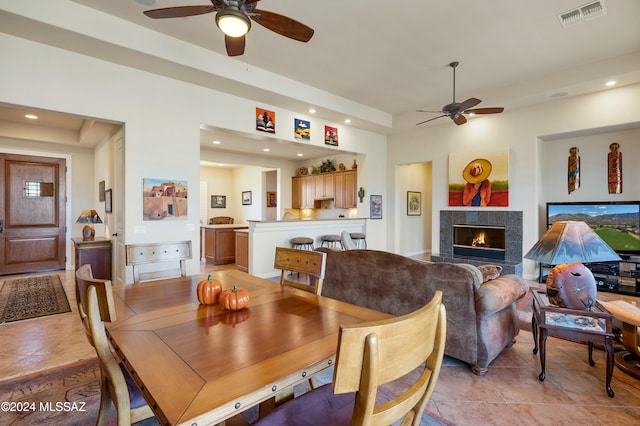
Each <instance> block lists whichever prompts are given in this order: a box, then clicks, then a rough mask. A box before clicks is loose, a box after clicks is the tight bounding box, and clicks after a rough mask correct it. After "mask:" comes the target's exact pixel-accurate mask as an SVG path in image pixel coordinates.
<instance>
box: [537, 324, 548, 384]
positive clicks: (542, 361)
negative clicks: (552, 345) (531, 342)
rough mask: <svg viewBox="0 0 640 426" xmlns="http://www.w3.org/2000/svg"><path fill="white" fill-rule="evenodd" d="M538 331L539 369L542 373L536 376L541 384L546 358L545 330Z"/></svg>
mask: <svg viewBox="0 0 640 426" xmlns="http://www.w3.org/2000/svg"><path fill="white" fill-rule="evenodd" d="M538 331H539V332H540V338H539V345H540V367H541V369H542V371H541V372H540V375H539V376H538V379H540V381H541V382H543V381H544V378H545V374H544V366H545V358H546V344H547V329H546V328H544V327H543V328H540V329H539V330H538Z"/></svg>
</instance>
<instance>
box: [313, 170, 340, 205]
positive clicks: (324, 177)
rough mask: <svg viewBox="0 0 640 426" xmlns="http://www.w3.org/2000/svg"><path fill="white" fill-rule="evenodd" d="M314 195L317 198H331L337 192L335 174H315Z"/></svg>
mask: <svg viewBox="0 0 640 426" xmlns="http://www.w3.org/2000/svg"><path fill="white" fill-rule="evenodd" d="M312 177H313V197H314V199H316V200H330V199H332V198H333V195H334V193H335V188H334V185H335V175H334V174H333V173H323V174H320V175H313V176H312Z"/></svg>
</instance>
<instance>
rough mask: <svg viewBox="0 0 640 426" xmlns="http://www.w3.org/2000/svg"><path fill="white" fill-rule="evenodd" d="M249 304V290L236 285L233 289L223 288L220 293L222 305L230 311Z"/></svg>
mask: <svg viewBox="0 0 640 426" xmlns="http://www.w3.org/2000/svg"><path fill="white" fill-rule="evenodd" d="M248 304H249V292H247V290H245V289H244V288H240V287H238V286H237V285H234V286H233V288H232V289H230V288H228V289H226V290H222V293H220V307H222V308H224V309H227V310H229V311H237V310H238V309H242V308H244V307H245V306H247V305H248Z"/></svg>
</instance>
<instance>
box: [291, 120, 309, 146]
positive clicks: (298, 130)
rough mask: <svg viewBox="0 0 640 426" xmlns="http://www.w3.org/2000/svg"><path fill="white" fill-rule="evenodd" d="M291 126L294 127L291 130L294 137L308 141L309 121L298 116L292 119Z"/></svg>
mask: <svg viewBox="0 0 640 426" xmlns="http://www.w3.org/2000/svg"><path fill="white" fill-rule="evenodd" d="M293 127H294V128H295V130H294V132H293V137H294V138H295V139H303V140H305V141H308V140H309V139H311V123H310V122H308V121H305V120H300V119H299V118H294V119H293Z"/></svg>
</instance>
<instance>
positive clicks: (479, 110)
mask: <svg viewBox="0 0 640 426" xmlns="http://www.w3.org/2000/svg"><path fill="white" fill-rule="evenodd" d="M502 111H504V108H502V107H487V108H476V109H468V110H465V112H464V113H465V114H499V113H501V112H502Z"/></svg>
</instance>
